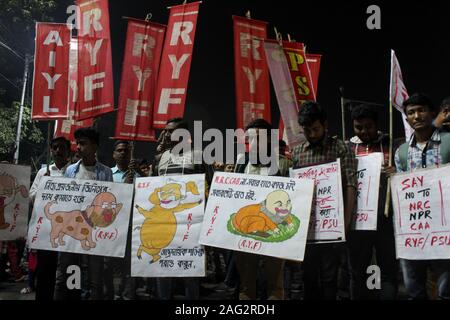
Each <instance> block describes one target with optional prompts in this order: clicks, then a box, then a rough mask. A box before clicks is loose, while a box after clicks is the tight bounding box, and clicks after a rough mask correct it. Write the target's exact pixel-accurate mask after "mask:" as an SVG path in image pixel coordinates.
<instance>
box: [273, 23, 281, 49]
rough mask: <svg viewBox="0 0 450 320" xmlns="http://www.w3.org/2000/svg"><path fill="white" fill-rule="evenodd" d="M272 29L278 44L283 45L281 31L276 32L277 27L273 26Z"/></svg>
mask: <svg viewBox="0 0 450 320" xmlns="http://www.w3.org/2000/svg"><path fill="white" fill-rule="evenodd" d="M273 30H274V31H275V38H276V39H277V41H278V43H279V44H280V46H282V45H283V35H282V34H281V32H278V30H277V27H273Z"/></svg>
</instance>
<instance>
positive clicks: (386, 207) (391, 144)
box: [384, 50, 394, 217]
mask: <svg viewBox="0 0 450 320" xmlns="http://www.w3.org/2000/svg"><path fill="white" fill-rule="evenodd" d="M393 60H394V51H392V50H391V81H390V88H389V167H392V152H393V149H394V134H393V131H394V119H393V117H394V114H393V110H392V65H393ZM390 203H391V178H390V177H388V179H387V189H386V202H385V204H384V215H385V216H386V217H388V216H389V206H390Z"/></svg>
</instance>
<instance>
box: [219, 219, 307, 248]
mask: <svg viewBox="0 0 450 320" xmlns="http://www.w3.org/2000/svg"><path fill="white" fill-rule="evenodd" d="M235 215H236V213H233V214H232V215H231V216H230V219H229V220H228V223H227V230H228V232H230V233H232V234H236V235H239V236H242V237H246V238H251V239H254V240H258V241H262V242H283V241H286V240H288V239H290V238H292V237H293V236H294V235H295V234H296V233H297V231H298V229H299V228H300V220H299V219H298V218H297V217H296V216H294V215H293V214H291V215H290V216H291V219H292V224H293V225H294V228H292V229H291V230H288V227H287V225H278V229H280V232H279V233H278V234H271V235H270V236H269V237H267V238H265V237H260V236H257V235H254V234H247V233H242V232H239V231H238V230H236V228H235V227H234V226H233V222H232V220H233V218H234V216H235Z"/></svg>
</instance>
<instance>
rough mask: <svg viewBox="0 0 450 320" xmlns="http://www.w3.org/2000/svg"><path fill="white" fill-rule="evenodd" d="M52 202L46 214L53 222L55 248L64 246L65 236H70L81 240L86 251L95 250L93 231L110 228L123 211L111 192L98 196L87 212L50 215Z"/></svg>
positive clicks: (47, 205) (52, 238) (60, 212)
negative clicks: (97, 228)
mask: <svg viewBox="0 0 450 320" xmlns="http://www.w3.org/2000/svg"><path fill="white" fill-rule="evenodd" d="M55 203H56V202H55V201H51V202H49V203H47V204H46V205H45V208H44V212H45V216H46V217H47V219H49V220H50V221H51V224H52V230H51V232H50V242H51V244H52V247H53V248H57V247H58V245H60V246H64V245H65V244H66V243H65V242H64V236H65V235H68V236H71V237H72V238H74V239H76V240H79V241H80V243H81V247H82V248H83V249H84V250H90V249H91V248H95V246H96V243H95V242H94V240H93V239H92V231H93V230H94V229H95V228H96V227H99V228H105V227H108V226H110V225H111V224H112V223H113V222H114V220H115V219H116V217H117V215H118V214H119V211H120V210H121V209H122V203H117V201H116V197H115V196H114V195H113V194H112V193H110V192H103V193H100V194H98V195H97V196H96V197H95V198H94V201H92V204H91V205H89V206H88V207H87V208H86V210H82V211H80V210H73V211H56V212H54V213H53V214H52V213H50V207H51V206H52V205H53V204H55ZM56 240H58V242H57V241H56Z"/></svg>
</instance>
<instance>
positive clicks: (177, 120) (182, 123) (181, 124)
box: [166, 118, 189, 130]
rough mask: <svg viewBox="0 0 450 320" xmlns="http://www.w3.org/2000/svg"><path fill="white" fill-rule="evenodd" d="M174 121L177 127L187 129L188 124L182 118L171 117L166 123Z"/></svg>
mask: <svg viewBox="0 0 450 320" xmlns="http://www.w3.org/2000/svg"><path fill="white" fill-rule="evenodd" d="M169 123H176V124H177V128H178V129H186V130H189V124H188V123H187V121H186V120H184V119H183V118H172V119H169V120H167V122H166V124H169Z"/></svg>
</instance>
